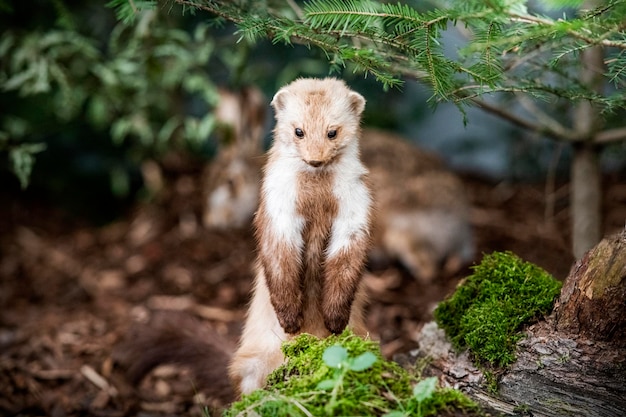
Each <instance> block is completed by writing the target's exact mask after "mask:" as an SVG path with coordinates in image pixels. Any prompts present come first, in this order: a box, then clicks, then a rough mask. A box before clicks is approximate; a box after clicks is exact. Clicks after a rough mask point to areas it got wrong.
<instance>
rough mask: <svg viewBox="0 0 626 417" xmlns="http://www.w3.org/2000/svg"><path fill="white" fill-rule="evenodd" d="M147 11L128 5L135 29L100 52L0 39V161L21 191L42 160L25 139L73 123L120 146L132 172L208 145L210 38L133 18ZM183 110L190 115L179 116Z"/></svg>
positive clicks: (61, 38)
mask: <svg viewBox="0 0 626 417" xmlns="http://www.w3.org/2000/svg"><path fill="white" fill-rule="evenodd" d="M114 3H115V4H117V3H119V4H121V3H122V2H112V4H114ZM123 3H125V4H128V3H127V2H123ZM148 3H151V2H135V3H134V6H133V10H134V13H135V14H134V16H135V15H136V16H137V20H136V22H135V24H134V25H127V24H121V23H120V24H118V25H117V26H116V27H115V28H114V29H113V31H112V33H111V35H110V37H109V38H108V42H107V44H106V45H105V47H104V48H103V47H101V45H100V41H99V39H97V38H96V37H94V36H91V35H89V34H83V33H81V32H79V31H77V30H73V29H61V28H52V29H50V30H45V31H42V30H35V31H30V32H26V33H23V32H22V31H20V30H18V29H15V30H8V31H5V32H4V33H3V34H2V35H1V36H0V89H1V90H2V91H3V93H4V94H5V96H4V98H5V99H4V100H3V101H4V102H5V104H6V102H8V101H13V102H14V103H17V105H14V106H11V107H10V108H8V109H7V111H4V112H3V113H2V114H1V115H0V137H1V138H2V140H0V154H2V153H4V152H6V155H7V156H8V158H9V159H10V161H11V164H10V168H11V169H12V170H13V172H14V173H15V174H16V175H17V176H18V177H19V179H20V183H21V184H22V186H25V185H26V184H27V182H28V178H29V174H30V170H31V168H32V166H33V163H34V158H35V154H36V152H39V151H41V150H42V146H41V145H40V143H41V142H37V141H35V140H34V138H41V137H44V138H46V140H50V138H51V137H53V136H54V135H56V134H61V135H62V134H65V132H64V129H65V128H66V127H67V126H68V124H69V123H72V122H73V121H76V120H80V121H81V122H82V123H85V125H86V126H88V127H89V128H90V129H92V131H94V132H102V131H104V132H105V133H106V134H108V135H110V137H111V138H112V140H113V141H114V143H116V144H118V145H120V144H122V143H124V142H129V143H128V145H129V146H128V149H129V157H130V158H133V159H134V160H135V161H136V162H138V160H140V159H141V158H143V157H145V156H153V157H154V156H158V155H159V154H161V153H162V152H164V151H165V150H166V149H169V148H171V147H173V146H181V145H182V146H190V147H192V148H194V149H198V148H199V147H200V146H201V144H202V143H203V142H204V141H206V140H207V139H208V137H209V135H210V133H211V132H212V129H213V126H214V122H215V121H214V118H213V115H212V113H211V112H210V111H209V109H210V108H211V106H213V105H214V104H215V103H216V101H217V98H218V96H217V91H216V88H215V86H214V84H213V82H212V80H211V78H210V76H209V74H208V73H207V71H206V64H207V62H208V60H209V59H210V57H211V56H212V54H213V45H214V44H213V41H212V38H211V33H210V32H209V31H208V28H207V26H205V25H197V26H196V27H195V28H194V29H193V31H192V32H191V33H189V32H187V31H185V30H181V29H176V28H173V27H171V25H170V22H169V19H168V18H166V17H164V16H162V15H160V14H159V13H158V12H157V11H155V10H150V11H143V12H140V10H139V9H141V8H145V7H147V6H149V4H148ZM137 8H139V9H137ZM190 100H193V101H194V103H196V105H195V107H196V109H195V110H194V111H193V112H191V111H189V110H187V109H185V106H186V102H188V101H190ZM34 106H36V107H37V108H39V109H41V110H40V111H38V112H33V111H32V108H33V107H34ZM194 113H195V114H194ZM198 113H200V115H197V114H198ZM64 126H65V127H64ZM83 129H84V127H83ZM90 136H96V135H93V134H92V135H90ZM40 140H41V139H40ZM119 174H120V172H117V173H112V175H114V176H117V177H118V178H121V177H120V176H119ZM112 180H114V178H112Z"/></svg>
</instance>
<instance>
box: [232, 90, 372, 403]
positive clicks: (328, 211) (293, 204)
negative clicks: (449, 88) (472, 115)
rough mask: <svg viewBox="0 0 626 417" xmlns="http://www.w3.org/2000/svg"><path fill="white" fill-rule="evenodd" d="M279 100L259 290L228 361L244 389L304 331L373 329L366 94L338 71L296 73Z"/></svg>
mask: <svg viewBox="0 0 626 417" xmlns="http://www.w3.org/2000/svg"><path fill="white" fill-rule="evenodd" d="M271 105H272V107H273V109H274V112H275V118H276V126H275V129H274V139H273V143H272V146H271V148H270V150H269V151H268V157H267V163H266V165H265V166H264V168H263V178H262V183H261V193H260V202H259V207H258V210H257V212H256V214H255V217H254V229H255V238H256V242H257V248H258V257H257V258H258V259H257V264H256V278H255V285H254V293H253V297H252V301H251V304H250V307H249V310H248V315H247V319H246V323H245V325H244V329H243V334H242V337H241V341H240V344H239V348H238V350H237V351H236V353H235V355H234V358H233V361H232V363H231V366H230V376H231V378H232V380H233V381H234V383H235V384H236V387H237V388H238V390H239V391H240V393H243V394H245V393H249V392H251V391H253V390H255V389H258V388H261V387H263V385H264V384H265V379H266V377H267V375H268V374H269V373H270V372H271V371H272V370H274V369H275V368H276V367H278V366H279V365H280V364H281V363H282V362H283V360H284V359H283V354H282V352H281V344H282V343H283V342H284V341H285V340H287V339H288V338H290V337H292V336H293V335H296V334H299V333H309V334H313V335H315V336H318V337H325V336H328V335H330V334H331V333H340V332H342V331H343V330H344V329H345V328H346V326H348V325H349V326H350V327H351V328H352V329H353V330H354V332H355V333H357V334H361V335H365V334H366V329H365V324H364V320H363V317H362V314H363V306H364V294H363V292H362V290H361V288H360V283H361V275H362V270H363V267H364V264H365V260H366V256H367V252H368V246H369V243H370V227H371V222H372V197H371V193H370V187H369V184H368V171H367V169H366V168H365V166H364V165H363V163H362V162H361V160H360V157H359V136H360V120H361V114H362V112H363V109H364V107H365V99H364V98H363V97H362V96H361V95H360V94H359V93H356V92H354V91H352V90H350V89H349V88H348V87H347V86H346V84H345V83H344V82H343V81H340V80H337V79H334V78H325V79H298V80H296V81H294V82H292V83H291V84H289V85H287V86H285V87H283V88H281V89H280V90H279V91H278V92H277V93H276V95H275V96H274V98H273V100H272V102H271Z"/></svg>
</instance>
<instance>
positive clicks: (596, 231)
mask: <svg viewBox="0 0 626 417" xmlns="http://www.w3.org/2000/svg"><path fill="white" fill-rule="evenodd" d="M597 6H599V2H598V0H586V1H585V2H584V3H583V6H582V9H583V10H585V9H593V8H594V7H597ZM580 62H581V72H580V81H581V84H583V85H586V86H587V87H589V88H590V89H591V90H593V91H596V92H598V94H602V93H603V89H604V73H605V68H604V50H603V48H602V47H601V46H593V47H589V48H586V49H584V50H583V51H582V52H581V54H580ZM601 123H602V118H601V117H600V115H599V113H598V109H597V108H595V107H594V106H593V105H592V104H591V103H590V102H588V101H581V102H580V103H579V104H577V106H576V108H575V109H574V120H573V125H574V129H575V131H576V133H577V136H578V137H579V138H580V140H581V143H580V144H579V146H575V147H574V161H573V163H572V167H571V184H572V190H571V191H572V198H571V211H572V251H573V254H574V257H575V258H576V259H579V258H581V257H582V256H583V255H584V253H585V252H587V251H588V250H589V249H591V248H592V247H593V246H594V245H595V244H596V243H598V242H599V241H600V238H601V237H602V233H601V218H602V215H601V211H600V204H601V199H602V193H601V187H600V182H601V181H600V174H601V173H600V168H599V164H598V157H599V156H598V149H597V147H595V146H593V143H592V141H593V137H594V134H595V132H597V131H598V130H599V129H600V128H601V127H602V126H601Z"/></svg>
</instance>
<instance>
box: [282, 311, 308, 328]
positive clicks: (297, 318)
mask: <svg viewBox="0 0 626 417" xmlns="http://www.w3.org/2000/svg"><path fill="white" fill-rule="evenodd" d="M276 316H277V317H278V322H279V323H280V325H281V327H282V328H283V329H284V330H285V332H286V333H290V334H295V333H298V332H299V331H300V329H301V328H302V322H303V321H304V317H303V315H302V311H281V312H279V311H277V312H276Z"/></svg>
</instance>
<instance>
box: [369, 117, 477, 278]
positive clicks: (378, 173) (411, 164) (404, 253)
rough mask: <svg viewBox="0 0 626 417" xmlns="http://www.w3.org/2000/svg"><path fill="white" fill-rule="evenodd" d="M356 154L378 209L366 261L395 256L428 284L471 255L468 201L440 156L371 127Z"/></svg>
mask: <svg viewBox="0 0 626 417" xmlns="http://www.w3.org/2000/svg"><path fill="white" fill-rule="evenodd" d="M361 153H362V158H363V161H364V162H365V165H367V167H368V168H369V170H370V178H371V180H372V185H373V188H374V192H375V203H376V207H377V210H378V213H377V216H375V219H376V221H375V230H374V247H373V250H372V252H371V254H370V263H372V264H374V265H376V264H381V263H382V264H384V263H388V262H389V261H392V260H397V261H399V262H400V263H401V264H402V265H403V266H404V267H405V268H406V269H407V270H408V271H409V272H410V273H411V275H412V276H414V277H415V278H417V279H418V280H420V281H421V282H423V283H428V282H430V281H432V279H433V278H435V277H436V276H438V275H440V274H443V275H447V274H453V273H454V272H456V271H458V270H459V269H460V268H461V267H462V266H463V265H465V264H466V263H468V262H470V261H471V260H472V259H473V256H474V239H473V233H472V228H471V225H470V218H469V216H470V204H469V201H468V199H467V196H466V193H465V189H464V186H463V183H462V182H461V180H460V179H459V178H458V177H457V176H456V175H455V174H453V173H452V172H451V171H450V170H449V169H448V168H447V167H446V165H445V163H444V161H443V160H442V159H440V158H439V157H438V156H437V155H435V154H433V153H431V152H428V151H425V150H423V149H420V148H418V147H417V146H414V145H412V144H410V143H409V142H408V141H407V140H406V139H404V138H403V137H401V136H398V135H394V134H391V133H388V132H383V131H379V130H372V129H365V131H364V134H363V140H362V146H361Z"/></svg>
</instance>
